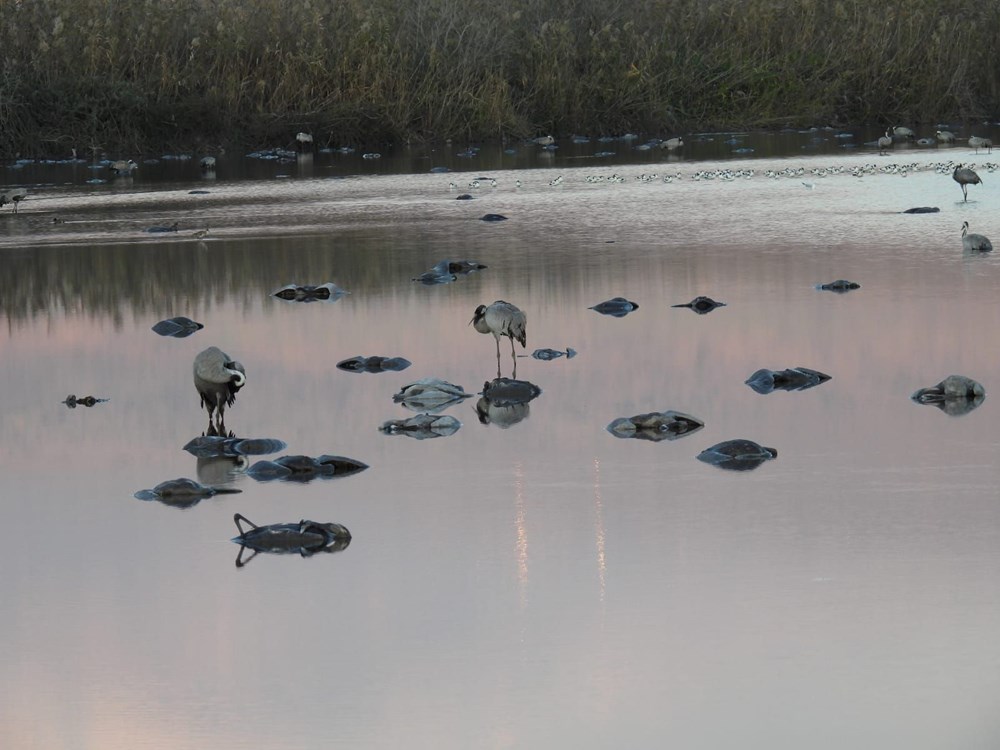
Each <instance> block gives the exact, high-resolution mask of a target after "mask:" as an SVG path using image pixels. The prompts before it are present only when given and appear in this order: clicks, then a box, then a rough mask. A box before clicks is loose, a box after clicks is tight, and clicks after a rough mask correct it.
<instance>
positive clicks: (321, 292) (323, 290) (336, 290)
mask: <svg viewBox="0 0 1000 750" xmlns="http://www.w3.org/2000/svg"><path fill="white" fill-rule="evenodd" d="M345 294H350V292H348V291H346V290H344V289H341V288H340V287H339V286H337V285H336V284H334V283H333V282H327V283H326V284H320V285H319V286H312V285H309V284H305V285H298V284H286V285H285V286H283V287H281V289H278V290H277V291H274V292H271V296H272V297H277V298H278V299H283V300H286V301H288V302H336V301H337V300H338V299H340V298H341V297H343V296H344V295H345Z"/></svg>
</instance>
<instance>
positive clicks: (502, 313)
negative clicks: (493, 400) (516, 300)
mask: <svg viewBox="0 0 1000 750" xmlns="http://www.w3.org/2000/svg"><path fill="white" fill-rule="evenodd" d="M469 323H470V325H472V326H473V327H474V328H475V329H476V330H477V331H479V332H480V333H492V334H493V338H494V339H496V343H497V377H498V378H499V377H500V337H501V336H506V337H507V338H509V339H510V356H511V359H513V360H514V377H515V378H516V377H517V357H516V356H515V354H514V341H515V339H516V340H517V341H518V342H520V344H521V347H522V348H526V347H527V344H528V337H527V317H526V316H525V314H524V313H523V312H522V311H521V310H520V308H518V307H516V306H515V305H512V304H511V303H510V302H505V301H504V300H502V299H500V300H497V301H496V302H494V303H493V304H492V305H480V306H479V307H477V308H476V312H475V314H474V315H473V316H472V320H471V321H469Z"/></svg>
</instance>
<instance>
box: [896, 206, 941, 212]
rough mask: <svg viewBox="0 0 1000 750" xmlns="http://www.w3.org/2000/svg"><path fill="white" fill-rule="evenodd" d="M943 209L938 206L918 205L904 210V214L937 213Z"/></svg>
mask: <svg viewBox="0 0 1000 750" xmlns="http://www.w3.org/2000/svg"><path fill="white" fill-rule="evenodd" d="M940 210H941V209H940V208H938V207H937V206H917V207H916V208H908V209H906V210H905V211H903V213H904V214H936V213H937V212H938V211H940Z"/></svg>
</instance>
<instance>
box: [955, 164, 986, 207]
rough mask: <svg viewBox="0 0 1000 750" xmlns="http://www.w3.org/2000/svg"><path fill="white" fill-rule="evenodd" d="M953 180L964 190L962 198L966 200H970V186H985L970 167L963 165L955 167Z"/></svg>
mask: <svg viewBox="0 0 1000 750" xmlns="http://www.w3.org/2000/svg"><path fill="white" fill-rule="evenodd" d="M951 179H953V180H954V181H955V182H957V183H958V184H959V186H960V187H961V188H962V196H963V198H964V199H965V200H969V187H968V186H969V185H982V184H983V181H982V180H981V179H979V175H977V174H976V173H975V172H973V171H972V170H971V169H969V168H968V167H963V166H962V165H961V164H956V165H955V171H954V172H952V173H951Z"/></svg>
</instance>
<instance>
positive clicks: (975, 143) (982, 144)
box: [969, 135, 993, 154]
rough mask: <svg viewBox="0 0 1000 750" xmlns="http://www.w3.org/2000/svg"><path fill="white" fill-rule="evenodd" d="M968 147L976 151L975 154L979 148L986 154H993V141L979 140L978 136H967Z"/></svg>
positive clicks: (987, 139)
mask: <svg viewBox="0 0 1000 750" xmlns="http://www.w3.org/2000/svg"><path fill="white" fill-rule="evenodd" d="M969 145H970V146H972V148H974V149H976V153H977V154H978V153H979V149H981V148H985V149H986V153H988V154H989V153H992V152H993V141H991V140H990V139H989V138H980V137H979V136H978V135H972V136H969Z"/></svg>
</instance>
